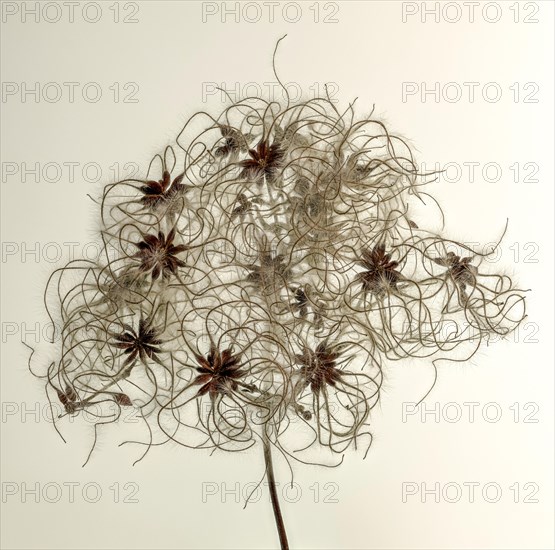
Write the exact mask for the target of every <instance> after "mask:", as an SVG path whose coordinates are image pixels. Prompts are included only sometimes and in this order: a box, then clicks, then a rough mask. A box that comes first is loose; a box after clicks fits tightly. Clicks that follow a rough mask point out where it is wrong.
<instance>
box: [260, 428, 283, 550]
mask: <svg viewBox="0 0 555 550" xmlns="http://www.w3.org/2000/svg"><path fill="white" fill-rule="evenodd" d="M262 441H263V443H264V460H265V462H266V477H267V478H268V485H269V489H270V497H271V499H272V508H273V509H274V518H275V520H276V527H277V530H278V534H279V543H280V545H281V550H289V543H288V542H287V533H286V532H285V524H284V523H283V517H282V515H281V509H280V507H279V499H278V495H277V491H276V480H275V478H274V467H273V464H272V450H271V448H270V441H269V440H268V436H267V435H266V434H264V435H263V437H262Z"/></svg>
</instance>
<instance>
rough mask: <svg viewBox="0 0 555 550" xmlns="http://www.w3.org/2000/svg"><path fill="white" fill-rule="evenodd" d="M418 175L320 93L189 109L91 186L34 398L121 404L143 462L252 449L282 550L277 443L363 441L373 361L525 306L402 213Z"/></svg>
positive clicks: (470, 257) (333, 449)
mask: <svg viewBox="0 0 555 550" xmlns="http://www.w3.org/2000/svg"><path fill="white" fill-rule="evenodd" d="M285 91H286V90H285ZM199 129H200V130H199ZM255 144H256V145H255ZM155 164H161V168H162V170H161V171H160V170H159V167H156V168H155V167H154V166H155ZM174 170H175V173H177V174H178V175H177V176H176V177H174V178H173V179H172V176H171V174H172V172H174ZM151 172H152V173H156V174H159V173H162V177H161V179H156V178H153V176H151V175H149V174H150V173H151ZM431 175H433V174H426V173H422V172H420V171H419V170H418V168H417V163H416V161H415V159H414V155H413V151H412V149H411V148H410V147H409V145H408V144H407V142H406V141H405V140H404V139H403V138H401V137H398V136H395V134H394V133H393V132H391V131H390V130H389V129H388V128H386V126H385V124H384V123H383V122H382V121H380V120H377V119H376V118H374V116H373V114H372V113H370V115H369V116H366V117H359V116H358V115H357V114H356V112H355V109H354V105H353V104H351V105H349V107H348V108H347V109H345V110H344V111H340V110H338V109H337V108H336V106H335V105H334V103H333V102H332V101H331V100H330V98H328V97H320V98H315V99H311V100H308V101H304V102H298V103H295V102H291V101H290V100H288V101H287V103H283V104H281V103H279V102H275V101H266V100H264V99H263V98H247V99H243V100H241V101H238V102H236V103H232V104H231V105H229V106H228V107H227V108H225V109H224V111H223V112H222V113H221V114H220V115H219V116H217V117H213V116H211V115H209V114H207V113H206V112H205V111H202V112H200V113H197V114H196V115H195V116H194V117H191V119H190V120H189V122H187V124H186V125H185V127H184V128H183V129H182V131H181V132H180V133H179V135H178V138H177V141H176V145H175V146H169V147H167V148H166V149H165V150H164V152H163V154H160V155H156V157H155V159H153V162H152V163H151V166H150V167H149V170H148V171H147V173H146V174H144V177H143V178H142V179H140V180H123V181H120V182H116V183H111V184H108V185H107V186H106V187H105V188H104V190H103V192H102V197H101V198H100V200H99V201H98V205H99V219H100V225H101V235H102V243H101V246H102V252H103V253H102V254H101V255H100V256H99V259H98V260H97V261H90V260H85V259H84V260H82V261H74V262H71V263H70V264H68V265H67V266H66V267H64V268H62V269H59V270H56V272H55V273H54V274H53V275H52V276H51V278H50V279H49V282H48V285H47V289H46V291H45V303H46V305H47V310H48V314H49V316H50V318H51V320H52V321H55V324H56V325H57V326H59V327H60V338H58V339H57V340H56V345H57V346H58V349H57V351H58V360H57V361H55V362H54V363H51V364H50V365H49V366H48V368H47V371H46V372H45V373H44V375H43V378H44V381H45V385H46V388H47V392H49V397H50V396H51V395H57V398H58V401H59V402H61V404H62V405H63V407H64V408H65V411H66V413H68V414H77V413H79V411H81V410H83V409H84V408H85V407H88V406H89V405H91V404H106V403H108V404H109V405H111V406H115V407H116V412H115V413H114V412H113V411H112V416H111V417H110V418H111V419H112V421H114V422H115V421H116V420H118V419H119V417H120V409H121V407H131V406H133V407H135V408H136V409H137V410H138V411H139V413H140V418H141V420H142V422H144V427H145V436H144V437H145V438H144V440H143V441H141V442H140V443H142V446H141V447H140V448H141V449H142V451H141V453H142V454H141V455H140V457H139V460H141V459H142V458H143V457H144V455H145V454H146V452H148V451H150V450H151V449H155V448H158V447H159V446H160V445H162V444H165V443H168V442H171V443H173V444H176V445H182V446H184V447H187V448H197V449H209V450H210V451H214V450H220V451H226V452H241V451H244V450H246V449H249V448H250V447H252V446H254V445H261V446H262V449H263V454H264V459H265V465H266V468H265V473H266V475H267V476H268V481H269V488H270V493H271V495H272V502H273V505H274V512H275V517H276V522H277V526H278V532H279V536H280V542H281V545H282V548H287V547H288V546H287V545H288V543H287V537H286V535H285V527H284V523H283V518H282V516H281V512H280V508H279V503H278V499H277V492H276V482H275V479H274V472H273V466H272V451H273V450H274V449H277V450H278V452H279V456H280V457H283V458H284V459H285V460H287V461H288V462H290V463H292V462H294V461H297V462H298V463H302V464H307V463H312V464H325V465H326V466H331V467H335V466H338V465H339V464H341V462H342V460H343V453H345V451H346V450H348V449H358V448H359V446H363V447H364V449H365V452H368V448H369V447H370V444H371V442H372V432H371V424H370V421H371V411H372V409H373V407H374V406H375V405H376V403H377V402H378V400H379V397H380V391H381V388H382V385H383V378H384V370H385V367H384V365H385V364H386V363H388V362H389V361H393V360H399V359H402V358H406V357H410V358H413V359H418V358H430V357H432V358H433V359H434V360H435V359H440V358H443V357H449V358H453V353H454V352H455V350H456V349H457V348H458V349H460V354H459V356H457V358H456V359H455V360H459V361H463V360H465V359H467V358H469V357H472V356H473V354H474V353H475V352H476V350H477V349H478V347H479V346H480V344H481V343H482V342H483V341H484V340H487V339H488V338H489V337H490V336H491V335H506V334H507V333H508V332H510V331H511V330H514V329H515V328H516V327H517V326H518V325H519V323H520V322H521V321H522V320H523V319H524V318H525V315H526V313H525V301H524V295H523V291H522V290H520V289H519V288H518V287H517V286H516V284H515V283H514V282H513V280H512V279H511V278H510V277H509V276H507V275H505V274H499V273H494V272H492V270H491V269H490V270H484V269H483V268H482V267H481V266H480V261H479V258H483V257H487V253H478V252H471V251H470V249H469V247H467V246H465V245H464V243H457V242H456V241H451V240H448V239H447V238H445V237H444V235H442V234H437V233H434V232H431V231H427V230H425V229H423V228H420V227H419V226H418V225H417V224H416V223H414V221H412V202H413V200H414V198H415V197H417V198H418V197H419V193H421V188H422V186H424V185H425V184H426V183H427V181H428V179H429V176H431ZM184 181H187V182H188V183H190V185H185V184H183V182H184ZM253 182H256V183H257V185H255V186H253V185H252V183H253ZM137 183H140V185H137ZM184 193H186V197H187V200H186V201H185V200H184V198H183V195H184ZM137 234H139V235H140V236H141V237H140V239H139V240H137ZM453 246H455V247H458V249H459V250H460V252H459V254H455V253H454V252H452V251H450V252H447V248H448V247H453ZM130 250H131V252H130ZM185 252H187V255H186V257H185V254H184V253H185ZM438 266H439V267H438ZM490 267H491V266H490ZM467 292H468V293H469V294H468V295H467V294H466V293H467ZM54 318H55V319H54ZM130 319H134V320H135V321H133V320H130ZM137 319H138V321H137ZM446 322H450V323H455V324H460V325H461V326H462V325H465V326H467V327H468V326H471V327H472V329H473V330H474V331H476V334H474V335H473V337H472V338H470V337H469V336H468V335H467V334H465V332H464V331H455V332H454V333H450V334H445V331H444V330H443V327H444V325H445V323H446ZM114 327H116V328H114ZM207 342H208V345H207ZM106 418H107V417H106V415H99V420H98V424H97V426H96V428H97V429H100V428H101V426H103V425H104V424H106V423H107V420H106ZM95 442H96V439H95ZM129 443H131V442H129ZM93 449H94V444H93ZM91 452H92V449H91ZM89 456H90V455H89ZM87 460H88V458H87Z"/></svg>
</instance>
